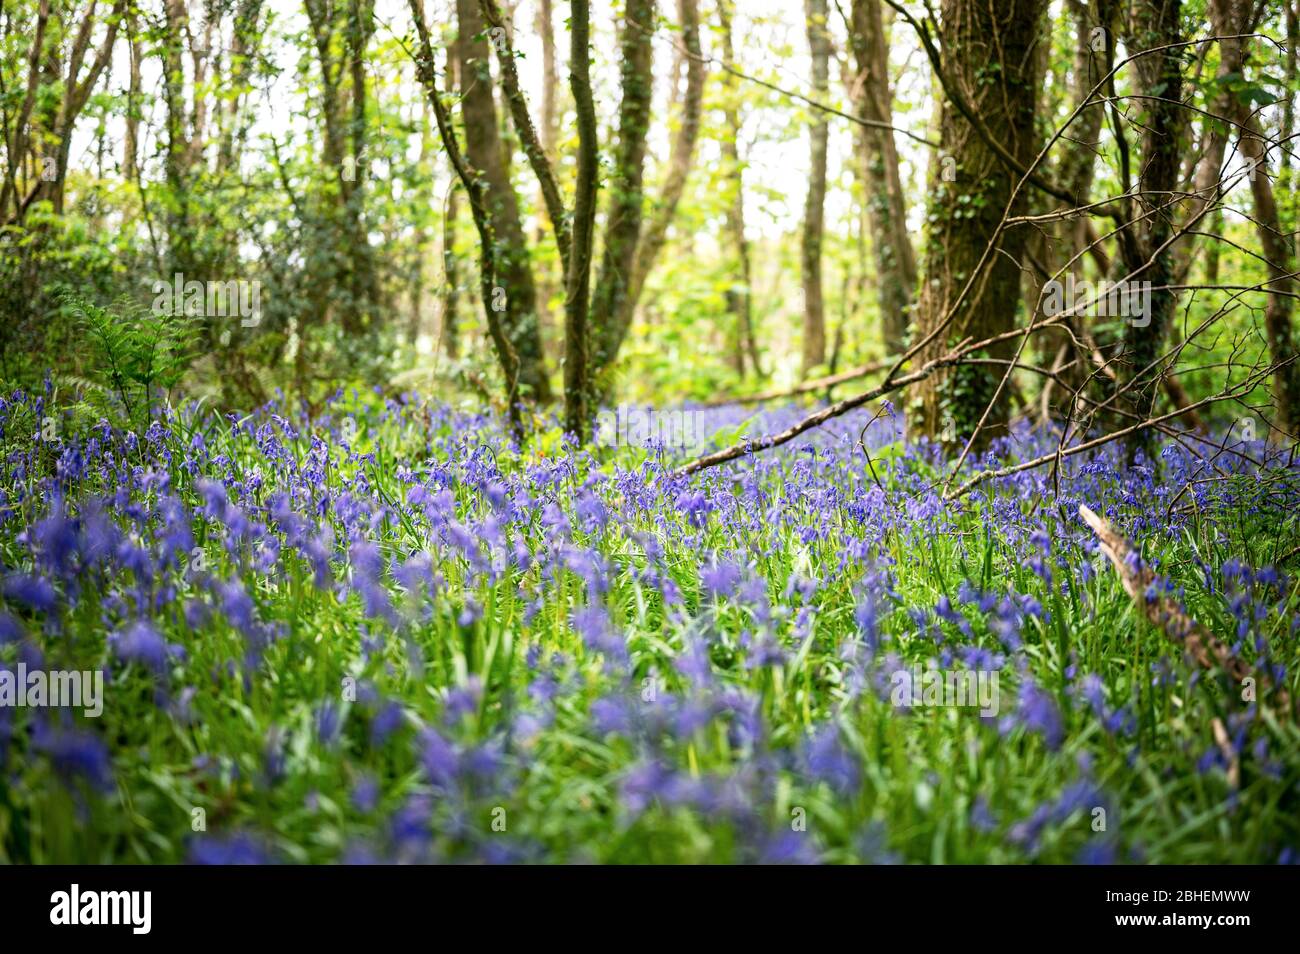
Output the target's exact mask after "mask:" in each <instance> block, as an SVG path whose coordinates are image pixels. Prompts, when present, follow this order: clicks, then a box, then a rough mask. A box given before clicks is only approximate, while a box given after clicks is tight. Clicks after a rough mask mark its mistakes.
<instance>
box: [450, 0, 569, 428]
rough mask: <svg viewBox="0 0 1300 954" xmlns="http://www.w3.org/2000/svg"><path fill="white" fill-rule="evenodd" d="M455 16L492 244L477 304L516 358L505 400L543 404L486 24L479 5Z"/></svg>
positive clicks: (525, 263)
mask: <svg viewBox="0 0 1300 954" xmlns="http://www.w3.org/2000/svg"><path fill="white" fill-rule="evenodd" d="M456 17H457V24H458V32H457V38H456V51H457V58H458V61H459V62H458V67H459V70H460V84H461V115H462V117H463V119H464V126H465V158H466V160H467V162H468V164H469V166H470V167H471V168H472V170H473V174H474V176H475V179H476V183H477V184H476V188H478V189H479V191H480V194H481V201H482V203H483V206H484V209H485V211H486V214H487V217H488V223H489V225H490V234H491V241H492V243H493V245H494V246H495V253H494V266H495V272H494V274H493V276H492V279H493V284H491V285H489V286H487V287H486V292H487V293H486V294H485V295H484V299H483V307H484V308H485V309H487V310H488V311H491V312H493V313H494V314H499V315H500V316H501V327H502V331H503V333H504V334H505V336H506V338H507V339H508V340H509V342H510V345H511V347H512V348H513V349H514V352H515V355H516V358H517V361H518V376H519V377H518V381H515V382H508V383H507V387H508V388H509V390H510V400H511V401H512V402H513V401H515V400H518V399H519V398H521V397H523V398H531V399H533V400H536V401H538V402H541V403H546V402H549V401H550V400H551V386H550V380H549V379H548V377H547V374H546V367H545V359H544V357H543V354H542V339H541V331H540V328H539V327H538V321H537V293H536V288H535V286H534V284H533V275H532V268H531V264H530V262H529V256H528V245H527V241H526V239H525V236H524V230H523V225H522V223H521V221H520V217H519V202H518V197H517V196H516V195H515V191H514V186H513V185H512V184H511V182H510V178H509V175H508V174H507V171H506V164H505V155H504V151H503V145H502V141H501V131H500V130H501V127H500V126H499V125H498V122H497V110H496V101H495V98H494V97H493V95H492V76H491V64H490V50H489V47H488V41H487V38H486V34H485V26H486V24H485V23H484V21H483V16H482V14H481V12H480V11H479V6H478V0H456Z"/></svg>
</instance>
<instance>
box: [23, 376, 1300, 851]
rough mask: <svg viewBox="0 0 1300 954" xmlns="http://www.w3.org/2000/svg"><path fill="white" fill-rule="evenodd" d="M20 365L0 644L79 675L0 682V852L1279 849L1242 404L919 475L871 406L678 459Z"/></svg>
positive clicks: (1293, 817) (341, 401) (1275, 662)
mask: <svg viewBox="0 0 1300 954" xmlns="http://www.w3.org/2000/svg"><path fill="white" fill-rule="evenodd" d="M45 400H46V399H45V398H44V397H42V396H41V395H39V394H37V395H22V394H16V395H13V396H11V397H9V398H8V399H7V400H4V401H3V402H2V403H0V426H2V427H3V443H4V454H5V457H4V459H5V470H4V475H3V483H2V484H0V490H2V492H3V496H2V497H0V505H2V509H0V518H2V519H3V522H2V523H0V561H2V562H3V569H4V595H5V598H6V601H7V604H8V606H9V610H8V611H0V664H3V667H4V669H5V671H8V672H11V673H17V672H18V671H19V670H18V667H19V665H20V664H21V665H22V666H23V667H24V669H25V671H26V672H27V673H28V674H30V673H32V672H34V671H40V670H44V671H47V672H51V673H54V672H74V671H75V672H85V673H87V674H90V673H94V672H102V673H103V674H104V676H103V698H102V700H101V701H102V711H101V712H100V713H98V714H94V713H93V712H92V711H91V709H90V708H89V707H87V706H84V705H83V706H82V708H81V709H77V708H75V707H65V708H60V709H54V708H42V707H40V706H28V707H21V708H20V707H14V706H7V707H0V861H5V862H25V861H33V862H102V861H121V862H170V861H195V862H231V861H336V860H349V861H386V860H409V861H441V860H495V861H506V860H520V861H543V860H544V861H562V860H563V861H580V860H591V861H607V862H646V861H656V862H676V861H679V862H688V861H760V862H774V861H824V862H849V861H860V862H886V861H903V862H965V863H971V862H1012V861H1028V860H1037V861H1044V862H1074V861H1092V862H1178V863H1189V862H1192V863H1200V862H1269V863H1271V862H1277V861H1287V860H1296V859H1297V851H1298V850H1300V811H1297V808H1298V807H1300V806H1298V804H1297V803H1298V801H1300V787H1298V783H1300V745H1297V742H1298V741H1300V733H1298V732H1297V729H1296V725H1295V722H1294V719H1293V716H1292V713H1290V712H1289V711H1288V704H1287V703H1284V702H1283V701H1282V700H1281V697H1280V693H1279V692H1278V691H1276V690H1270V689H1269V685H1270V684H1272V685H1274V686H1286V687H1289V688H1290V692H1291V696H1292V697H1294V696H1295V695H1296V686H1297V680H1296V676H1295V674H1296V672H1297V671H1298V670H1300V666H1298V665H1297V663H1298V662H1300V659H1298V658H1297V657H1298V656H1300V650H1298V648H1297V631H1298V628H1300V591H1298V590H1297V586H1296V582H1295V580H1294V578H1293V577H1291V576H1290V575H1289V574H1288V573H1287V570H1288V566H1287V564H1286V561H1288V560H1291V561H1293V562H1292V564H1291V566H1290V567H1289V569H1291V570H1294V569H1295V564H1294V557H1295V552H1294V550H1293V549H1292V548H1293V547H1294V546H1295V543H1296V540H1297V538H1300V533H1297V529H1296V514H1297V512H1298V511H1300V506H1298V505H1300V489H1298V487H1297V478H1300V468H1297V467H1296V466H1294V465H1293V466H1291V467H1290V468H1288V467H1287V466H1286V463H1285V460H1284V459H1283V460H1276V459H1273V458H1274V455H1276V451H1274V450H1273V449H1270V448H1269V447H1268V446H1267V445H1265V444H1264V443H1262V442H1257V443H1255V444H1252V445H1249V446H1245V445H1243V446H1242V447H1240V448H1238V450H1239V451H1241V452H1244V453H1245V454H1246V455H1247V456H1241V454H1239V453H1233V452H1227V453H1224V452H1216V451H1215V450H1213V449H1211V450H1209V451H1208V452H1207V454H1208V455H1209V456H1212V457H1213V465H1212V466H1210V465H1207V464H1206V463H1205V462H1204V461H1203V460H1202V459H1200V458H1199V457H1198V456H1196V455H1195V454H1193V453H1192V452H1191V448H1190V447H1189V446H1188V445H1187V444H1186V442H1184V443H1183V444H1178V443H1172V442H1171V443H1169V444H1167V445H1165V446H1164V447H1163V449H1162V450H1161V452H1160V454H1159V458H1158V460H1156V461H1153V462H1149V463H1147V464H1145V465H1141V466H1138V467H1135V468H1126V467H1124V466H1122V464H1121V459H1122V458H1121V454H1120V450H1119V448H1118V446H1116V445H1110V446H1107V447H1104V448H1102V449H1100V450H1099V451H1098V452H1097V453H1095V454H1093V455H1092V456H1090V457H1086V458H1084V457H1083V456H1079V457H1074V458H1071V459H1070V460H1068V461H1066V462H1065V463H1064V464H1063V466H1062V470H1061V472H1060V474H1059V485H1058V484H1057V482H1056V481H1054V480H1053V479H1052V477H1051V475H1050V474H1049V472H1048V471H1047V470H1045V469H1036V470H1030V471H1025V472H1022V473H1019V474H1016V475H1014V476H1010V477H1006V478H1000V479H996V480H990V481H987V482H985V483H983V484H981V485H980V486H979V487H977V488H976V489H975V490H973V491H972V492H971V493H969V494H967V495H966V496H964V497H961V498H959V499H957V500H953V501H946V502H945V501H944V500H942V499H941V496H940V491H941V490H942V479H941V478H942V470H941V468H940V467H939V463H940V461H939V458H938V455H937V453H936V451H935V449H934V448H931V447H926V446H916V445H910V444H907V443H905V442H903V441H901V440H900V437H899V430H898V425H897V421H896V420H895V419H893V418H891V417H888V416H886V417H883V418H882V419H880V420H877V421H875V422H874V423H871V424H870V426H869V427H867V429H866V431H865V432H863V431H862V428H863V426H864V425H865V424H867V422H868V420H870V417H869V415H868V414H867V413H866V412H860V413H858V414H854V415H850V416H847V417H846V418H844V419H842V420H840V421H838V422H835V423H834V424H833V425H832V426H829V427H827V428H824V429H822V430H820V431H818V432H815V433H813V434H811V435H809V436H807V437H806V438H804V439H801V440H800V441H797V442H795V443H792V444H791V445H788V446H786V447H783V448H781V449H779V450H777V451H773V452H771V453H769V454H765V455H760V456H757V457H752V458H750V459H747V460H743V461H740V462H737V463H735V464H732V465H728V466H725V467H719V468H715V469H712V470H708V471H705V472H703V473H701V474H697V475H695V476H693V477H690V478H674V477H670V476H668V472H669V471H670V470H671V469H672V465H673V464H675V463H680V462H681V459H682V458H681V456H680V455H679V454H675V453H674V452H673V450H672V449H671V448H670V449H659V450H649V451H648V450H646V449H645V448H643V447H639V446H626V442H625V446H619V447H612V448H611V447H596V448H593V449H592V450H590V451H588V450H577V449H574V448H573V447H572V446H571V445H570V444H568V443H566V442H565V441H563V440H562V439H561V437H560V435H559V434H558V432H556V431H554V430H551V431H546V432H544V433H540V434H538V435H536V436H535V437H534V438H533V439H531V440H530V441H529V443H528V445H527V446H526V447H525V448H523V449H522V450H521V449H520V448H519V447H518V446H517V445H516V444H515V442H514V441H513V440H512V439H510V438H509V437H508V436H507V435H506V433H505V432H504V431H503V430H502V428H501V425H500V423H499V422H498V421H497V420H496V419H494V418H492V417H491V416H487V415H472V414H466V413H463V412H459V411H455V410H452V409H450V408H446V407H440V406H437V405H426V404H423V403H418V402H416V401H414V400H411V401H408V402H397V401H387V402H380V401H379V400H377V399H375V398H374V397H372V396H370V395H351V396H346V397H340V398H338V399H337V400H336V401H335V402H334V403H333V404H332V405H331V406H330V408H329V409H328V412H327V415H326V416H324V417H321V418H319V419H316V420H314V421H307V420H304V419H303V418H302V417H301V415H299V414H298V413H296V412H294V411H292V410H291V409H288V408H285V407H269V408H265V409H263V410H261V411H259V412H258V413H256V414H254V415H252V416H250V417H247V418H244V419H239V420H235V419H231V420H221V419H215V418H211V417H201V416H197V415H196V414H193V413H190V412H188V411H186V412H175V413H169V414H167V415H165V416H163V417H162V418H160V419H159V420H157V421H155V422H154V423H153V424H152V425H151V426H150V427H149V428H148V430H147V431H146V432H145V433H143V434H140V435H136V434H134V433H130V432H126V431H124V430H119V429H114V428H110V427H108V426H107V425H103V426H101V427H98V428H94V429H92V430H91V431H89V432H88V433H85V434H84V435H83V436H81V437H79V438H72V437H68V438H66V439H63V440H55V441H46V440H42V439H41V428H40V426H39V424H38V422H41V421H42V420H43V419H44V417H45V415H46V410H45V407H44V402H45ZM689 413H691V414H694V415H699V416H698V417H695V418H692V420H693V421H695V422H696V423H698V424H699V425H700V426H701V427H702V428H703V433H708V434H712V435H715V437H714V439H715V440H716V441H717V442H718V443H730V442H732V441H733V440H734V439H735V438H736V437H737V435H738V434H740V433H741V430H740V428H741V427H742V425H743V426H745V427H747V428H748V430H747V433H766V432H768V431H770V430H773V429H775V428H777V427H780V426H783V425H785V424H788V423H790V422H791V421H792V420H794V419H795V417H796V416H798V415H799V414H800V413H801V411H800V410H799V409H798V408H793V407H790V408H784V409H775V410H769V411H765V412H761V413H760V414H758V416H757V417H755V418H753V419H749V415H750V414H751V412H749V411H744V410H741V409H738V408H734V407H732V408H720V409H715V410H710V411H704V412H694V411H692V412H689ZM860 436H861V437H862V438H863V443H862V444H861V445H860V444H859V437H860ZM623 437H624V438H626V437H627V435H626V434H623ZM1054 441H1055V435H1051V434H1045V433H1036V432H1032V431H1030V430H1029V429H1028V428H1027V427H1021V428H1019V429H1018V430H1017V431H1016V433H1015V436H1014V437H1013V438H1012V439H1011V440H1009V441H1008V442H1006V444H1005V445H1003V446H999V447H995V448H994V450H993V451H992V452H990V454H989V455H988V458H986V459H984V460H980V461H975V462H971V463H970V464H968V465H967V468H968V469H969V468H973V467H977V466H979V467H982V466H985V465H987V464H989V463H991V462H998V463H1008V462H1014V461H1016V460H1023V459H1029V458H1031V457H1033V456H1036V455H1038V454H1041V453H1044V452H1045V451H1047V450H1050V449H1051V448H1052V447H1053V446H1055V445H1054ZM632 443H633V444H635V443H636V441H632ZM706 444H707V442H706ZM868 453H869V454H870V466H868V456H867V454H868ZM1247 457H1248V458H1250V459H1247ZM1080 505H1086V506H1087V507H1089V508H1091V509H1092V510H1094V511H1096V512H1097V513H1098V514H1099V515H1101V516H1102V517H1103V518H1104V519H1106V520H1108V521H1110V522H1111V523H1112V524H1113V525H1114V527H1115V528H1116V529H1117V530H1118V532H1120V533H1122V534H1124V535H1125V536H1126V537H1127V539H1128V540H1131V541H1132V542H1133V543H1134V545H1135V546H1136V547H1137V548H1138V550H1139V552H1140V554H1141V557H1140V562H1141V564H1142V566H1143V567H1145V568H1148V569H1149V570H1150V572H1152V573H1153V574H1154V580H1153V581H1152V582H1151V584H1150V586H1149V587H1148V588H1147V591H1146V592H1144V593H1142V594H1141V596H1140V600H1139V601H1135V600H1134V599H1133V598H1132V597H1131V596H1130V595H1129V594H1128V593H1127V592H1125V589H1124V588H1123V586H1122V584H1121V579H1120V577H1119V575H1118V574H1117V573H1116V571H1115V568H1114V567H1112V565H1111V564H1110V563H1109V562H1108V561H1107V560H1106V559H1105V557H1104V555H1103V554H1101V552H1100V551H1099V548H1098V543H1097V538H1096V536H1095V535H1094V533H1093V532H1092V530H1091V529H1089V527H1088V526H1086V525H1085V524H1084V522H1083V521H1082V520H1081V519H1080V517H1079V507H1080ZM1131 563H1133V566H1131V567H1130V569H1136V561H1131ZM1141 600H1146V601H1158V600H1166V601H1169V605H1173V606H1176V607H1177V608H1178V611H1179V612H1180V613H1183V614H1185V615H1187V616H1190V617H1191V618H1193V619H1195V620H1196V621H1197V622H1198V623H1199V624H1200V625H1202V626H1204V627H1206V628H1208V629H1209V630H1210V631H1211V632H1212V633H1214V634H1216V635H1217V636H1218V637H1220V639H1221V640H1222V641H1223V643H1224V645H1225V647H1226V648H1227V650H1228V651H1229V652H1230V653H1231V654H1232V656H1233V658H1234V659H1236V660H1237V661H1238V663H1240V665H1241V666H1243V667H1245V668H1244V671H1246V672H1248V673H1249V674H1250V675H1249V676H1248V677H1247V678H1246V680H1245V681H1244V682H1238V681H1237V680H1235V679H1232V678H1229V676H1228V675H1227V674H1225V673H1224V672H1223V671H1222V670H1221V669H1218V668H1215V669H1205V668H1202V667H1201V666H1200V665H1198V663H1197V662H1196V661H1195V660H1194V659H1189V658H1185V655H1184V652H1183V647H1182V646H1181V644H1180V643H1179V639H1180V638H1181V636H1182V634H1181V633H1180V632H1177V631H1174V629H1173V628H1172V627H1167V626H1161V625H1157V624H1154V623H1153V622H1151V620H1150V619H1149V618H1148V616H1149V614H1148V613H1146V612H1144V607H1143V606H1141V605H1139V603H1140V601H1141ZM927 670H935V671H937V673H938V675H931V676H927V675H926V672H927ZM3 685H4V683H3V682H2V681H0V687H2V686H3ZM10 685H11V687H12V685H13V682H12V679H11V681H10ZM20 688H21V687H20ZM29 701H30V700H29ZM83 702H84V700H83Z"/></svg>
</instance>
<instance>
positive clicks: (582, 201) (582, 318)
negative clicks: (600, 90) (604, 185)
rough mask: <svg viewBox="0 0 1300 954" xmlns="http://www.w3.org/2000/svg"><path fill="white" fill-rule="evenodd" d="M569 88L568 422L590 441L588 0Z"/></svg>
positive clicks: (578, 1)
mask: <svg viewBox="0 0 1300 954" xmlns="http://www.w3.org/2000/svg"><path fill="white" fill-rule="evenodd" d="M640 3H641V0H635V2H633V0H629V3H628V8H627V13H626V16H627V18H628V20H629V22H637V23H641V22H645V21H642V20H635V21H634V20H633V18H634V17H635V16H636V15H637V14H638V13H641V12H642V8H641V7H640ZM647 17H648V14H647ZM647 42H648V41H647ZM647 55H648V54H647ZM647 62H648V61H647ZM647 69H648V67H647ZM569 89H570V90H572V92H573V106H574V110H575V112H576V113H577V118H578V181H577V185H576V195H575V196H574V202H573V231H572V239H571V242H572V244H571V245H570V251H569V270H568V274H567V276H566V277H565V283H564V284H565V301H564V426H565V429H566V430H567V431H568V432H569V433H571V434H573V435H574V436H575V437H577V438H578V440H579V441H581V442H585V441H586V440H587V436H588V435H589V434H590V432H591V424H592V416H593V412H594V408H593V407H592V403H593V398H594V394H593V388H592V382H591V378H590V374H591V367H590V357H591V355H590V350H589V342H588V322H587V319H588V314H587V309H588V307H589V306H590V304H591V250H592V243H593V239H594V235H595V228H596V198H597V196H596V192H597V190H598V189H599V188H600V183H599V179H598V176H599V169H598V167H597V163H598V161H599V156H598V149H599V143H598V142H597V135H598V134H597V131H596V106H595V103H594V101H593V99H592V93H591V5H590V3H589V2H588V0H572V5H571V9H570V18H569ZM624 98H626V91H625V93H624ZM642 135H643V136H644V131H643V132H642ZM638 185H639V184H638Z"/></svg>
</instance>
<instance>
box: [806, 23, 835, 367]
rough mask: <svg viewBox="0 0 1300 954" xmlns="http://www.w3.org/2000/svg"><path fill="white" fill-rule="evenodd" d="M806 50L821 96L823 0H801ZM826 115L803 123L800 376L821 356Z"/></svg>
mask: <svg viewBox="0 0 1300 954" xmlns="http://www.w3.org/2000/svg"><path fill="white" fill-rule="evenodd" d="M804 14H805V17H806V19H807V26H808V50H809V53H810V54H811V57H812V95H813V98H814V99H816V100H818V101H819V102H825V101H826V94H827V92H828V91H829V88H830V52H831V43H830V34H829V33H828V32H827V24H826V0H805V2H804ZM828 132H829V130H828V128H827V125H826V116H825V114H823V113H822V112H820V111H814V112H813V114H812V117H811V120H810V122H809V126H808V165H809V170H808V192H807V195H806V196H805V198H804V206H803V237H802V241H801V244H800V256H799V261H800V266H801V268H800V278H801V280H802V283H803V356H802V359H801V360H800V363H799V375H800V377H806V376H807V375H808V373H809V372H810V371H812V370H813V368H815V367H817V366H818V365H820V364H824V363H825V361H826V308H825V304H824V302H823V300H822V233H823V231H824V229H823V222H824V209H823V206H824V205H825V201H826V141H827V136H828Z"/></svg>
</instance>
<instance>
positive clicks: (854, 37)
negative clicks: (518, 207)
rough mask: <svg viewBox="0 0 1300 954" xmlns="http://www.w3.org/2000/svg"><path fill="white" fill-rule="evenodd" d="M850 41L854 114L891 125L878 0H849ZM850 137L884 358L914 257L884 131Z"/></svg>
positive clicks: (897, 347)
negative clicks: (858, 168) (867, 229)
mask: <svg viewBox="0 0 1300 954" xmlns="http://www.w3.org/2000/svg"><path fill="white" fill-rule="evenodd" d="M850 42H851V46H852V48H853V56H854V60H855V62H856V65H857V73H858V76H857V78H856V80H855V82H854V89H855V90H856V92H857V103H856V105H857V107H858V112H859V114H860V115H861V116H862V118H863V119H866V120H869V121H871V122H873V123H886V124H892V123H893V115H894V111H893V106H892V102H893V93H892V91H891V90H890V88H889V51H888V48H887V46H886V44H885V29H884V24H883V22H882V20H881V15H880V0H854V3H853V12H852V31H851V35H850ZM856 133H857V135H856V139H857V143H858V144H859V147H860V149H861V154H860V156H859V159H858V161H859V163H860V165H861V168H862V172H863V183H864V185H865V186H866V192H867V194H866V196H865V201H866V206H867V215H868V221H869V222H870V225H871V244H872V248H873V250H874V251H875V258H876V287H877V289H878V298H879V302H880V320H881V337H882V338H883V340H884V344H885V352H886V353H887V354H899V353H901V351H902V348H903V342H904V340H905V339H906V336H907V316H908V308H909V306H910V304H911V301H912V295H913V294H914V293H915V291H916V253H915V252H914V251H913V250H912V241H911V238H910V237H909V236H908V232H907V206H906V200H905V199H904V197H903V183H902V177H901V175H900V174H899V170H898V148H897V146H896V145H895V143H894V134H893V132H892V131H891V130H889V129H886V128H882V127H879V126H872V127H859V128H858V130H856Z"/></svg>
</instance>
